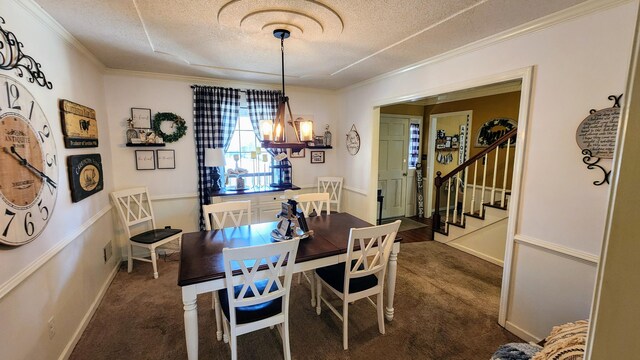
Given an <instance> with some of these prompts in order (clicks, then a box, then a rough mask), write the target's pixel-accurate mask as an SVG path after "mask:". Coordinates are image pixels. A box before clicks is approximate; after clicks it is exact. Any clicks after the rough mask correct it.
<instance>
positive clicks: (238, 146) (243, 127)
mask: <svg viewBox="0 0 640 360" xmlns="http://www.w3.org/2000/svg"><path fill="white" fill-rule="evenodd" d="M243 113H244V114H243ZM258 146H260V142H259V141H258V138H257V137H256V135H255V133H254V132H253V127H252V126H251V120H250V119H249V115H248V114H246V110H245V111H241V114H240V117H239V118H238V122H237V123H236V128H235V130H234V131H233V135H232V136H231V142H230V144H229V148H228V149H227V152H226V153H225V161H226V163H227V166H226V168H227V170H228V169H235V168H236V167H238V168H242V169H246V170H247V171H248V172H249V174H254V173H257V172H263V171H264V163H263V162H262V155H257V156H256V157H257V158H259V159H256V160H254V159H252V158H251V153H252V152H255V151H256V148H257V147H258ZM263 154H265V152H264V151H263ZM236 158H237V159H238V160H237V161H236ZM257 160H260V161H257Z"/></svg>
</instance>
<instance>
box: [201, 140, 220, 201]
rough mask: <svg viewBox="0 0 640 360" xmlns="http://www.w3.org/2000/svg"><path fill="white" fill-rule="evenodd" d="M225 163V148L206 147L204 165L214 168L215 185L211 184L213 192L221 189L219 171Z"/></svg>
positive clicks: (212, 176)
mask: <svg viewBox="0 0 640 360" xmlns="http://www.w3.org/2000/svg"><path fill="white" fill-rule="evenodd" d="M224 165H225V161H224V150H222V148H217V149H213V148H207V149H204V166H206V167H212V168H213V174H212V175H211V178H212V179H213V185H211V192H212V193H213V192H217V191H220V173H219V172H218V167H219V166H224Z"/></svg>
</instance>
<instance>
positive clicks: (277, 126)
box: [275, 124, 282, 141]
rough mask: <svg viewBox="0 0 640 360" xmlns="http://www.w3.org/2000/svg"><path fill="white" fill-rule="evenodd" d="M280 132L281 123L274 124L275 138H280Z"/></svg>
mask: <svg viewBox="0 0 640 360" xmlns="http://www.w3.org/2000/svg"><path fill="white" fill-rule="evenodd" d="M281 133H282V125H280V124H276V137H275V140H276V141H278V140H280V134H281Z"/></svg>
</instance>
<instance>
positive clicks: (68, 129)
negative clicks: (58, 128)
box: [60, 100, 98, 149]
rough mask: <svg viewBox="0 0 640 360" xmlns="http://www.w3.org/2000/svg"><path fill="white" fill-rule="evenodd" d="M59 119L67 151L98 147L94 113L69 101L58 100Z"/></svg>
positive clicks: (96, 124)
mask: <svg viewBox="0 0 640 360" xmlns="http://www.w3.org/2000/svg"><path fill="white" fill-rule="evenodd" d="M60 117H61V119H62V129H63V131H64V147H66V148H67V149H74V148H88V147H97V146H98V123H97V122H96V112H95V110H93V109H92V108H90V107H86V106H84V105H80V104H76V103H74V102H72V101H69V100H60Z"/></svg>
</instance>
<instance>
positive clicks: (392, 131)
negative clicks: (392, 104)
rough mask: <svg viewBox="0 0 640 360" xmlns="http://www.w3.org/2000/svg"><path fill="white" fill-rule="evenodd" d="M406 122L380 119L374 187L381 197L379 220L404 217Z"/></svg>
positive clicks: (407, 132)
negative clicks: (376, 182) (376, 179)
mask: <svg viewBox="0 0 640 360" xmlns="http://www.w3.org/2000/svg"><path fill="white" fill-rule="evenodd" d="M408 141H409V119H397V118H389V117H384V116H382V117H380V147H379V153H378V188H379V189H382V195H383V196H384V201H383V207H382V217H383V218H389V217H396V216H404V215H405V197H406V193H407V155H408Z"/></svg>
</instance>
